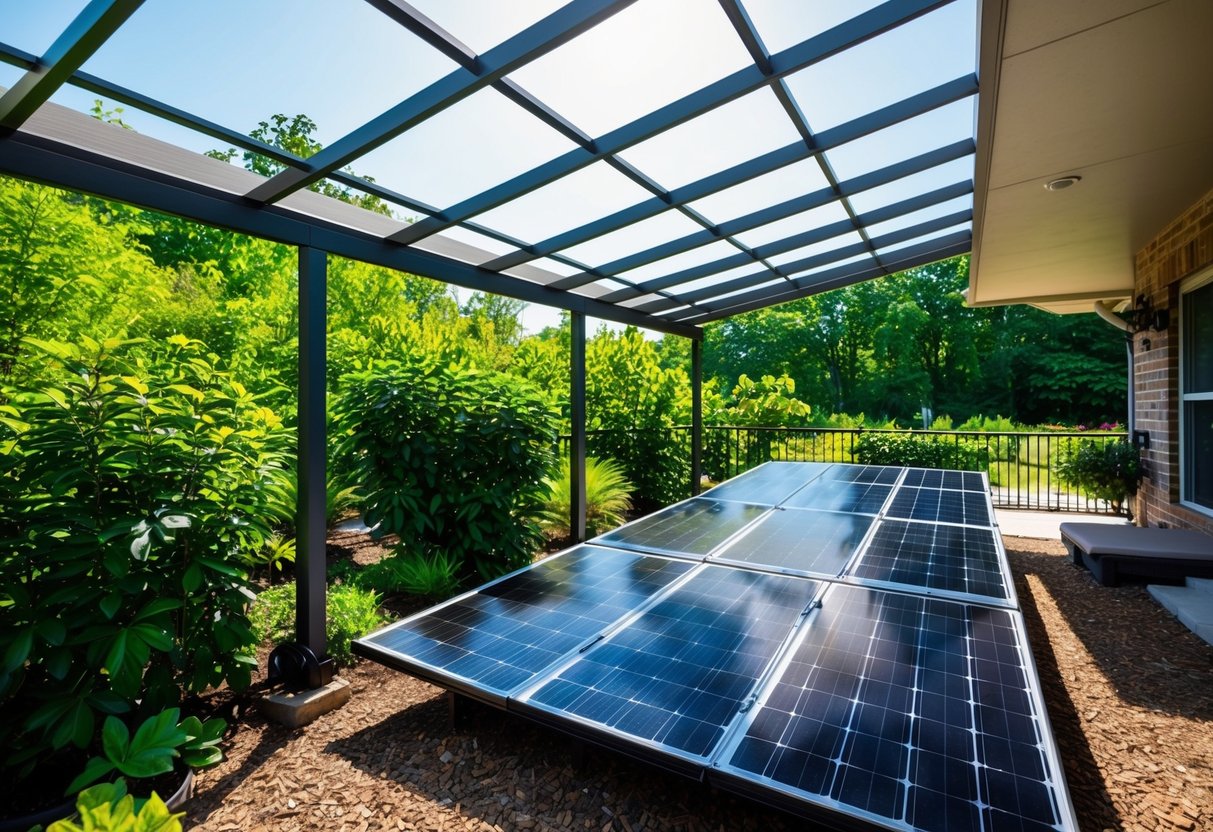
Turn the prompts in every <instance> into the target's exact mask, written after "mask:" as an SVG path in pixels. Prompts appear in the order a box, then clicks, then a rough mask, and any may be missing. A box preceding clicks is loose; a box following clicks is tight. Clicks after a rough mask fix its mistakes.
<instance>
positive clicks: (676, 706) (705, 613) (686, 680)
mask: <svg viewBox="0 0 1213 832" xmlns="http://www.w3.org/2000/svg"><path fill="white" fill-rule="evenodd" d="M819 587H820V584H818V583H816V582H813V581H805V580H801V579H797V578H790V577H785V576H780V575H766V574H760V573H756V572H748V571H744V570H738V569H731V568H727V567H717V566H707V567H704V568H703V571H701V572H699V573H697V574H696V575H694V576H693V577H692V578H690V580H688V581H687V582H686V583H684V584H682V585H681V586H679V587H677V588H676V589H674V590H673V591H672V592H671V593H670V594H669V595H667V596H666V597H665V598H663V599H662V600H660V601H658V602H657V603H656V604H655V605H654V606H652V607H651V608H650V609H649V610H647V611H646V612H644V613H643V614H642V615H640V616H639V617H638V618H637V619H635V620H634V621H631V622H629V623H628V624H627V626H625V627H623V628H621V629H619V630H617V631H616V632H615V633H613V634H612V635H610V636H608V637H607V638H606V639H605V640H603V641H601V642H599V643H598V644H596V645H595V646H594V647H593V648H591V649H590V650H588V651H587V652H586V653H585V654H584V655H583V656H580V657H578V658H577V659H576V660H575V661H573V662H572V663H571V664H570V665H568V666H567V667H565V668H564V669H562V670H560V671H559V672H558V673H557V675H556V676H555V678H554V679H552V680H551V681H549V682H547V683H545V684H543V685H542V686H541V687H539V688H538V689H537V690H535V691H534V692H533V693H530V694H529V695H524V696H523V697H521V699H522V701H523V702H525V703H527V704H529V705H532V706H537V707H540V708H543V709H546V710H548V711H554V712H559V713H565V714H570V715H572V716H574V717H576V718H578V719H580V720H581V721H583V722H585V723H589V724H591V725H594V726H597V727H599V728H600V729H604V730H607V731H610V732H615V733H619V734H624V735H626V736H627V737H629V738H634V739H639V740H641V741H644V742H646V743H651V744H652V745H655V746H657V747H660V748H663V749H664V750H666V751H668V752H672V753H674V754H676V755H679V756H683V757H685V756H691V757H701V758H706V757H707V756H708V755H709V754H710V753H711V752H712V751H713V749H714V748H715V746H716V744H717V743H718V742H719V741H720V739H721V737H722V736H723V734H724V731H725V728H726V727H727V726H728V725H729V723H730V722H731V721H732V719H733V718H734V716H735V715H736V714H737V713H738V711H739V709H740V708H741V705H742V703H743V702H744V700H745V699H746V698H747V697H748V696H749V695H750V693H751V692H752V691H753V689H754V687H755V685H756V684H757V682H758V679H759V678H760V677H761V676H762V675H763V673H764V672H765V669H766V668H767V666H768V665H769V663H770V662H771V660H772V659H773V658H774V657H775V655H776V652H777V651H778V649H779V647H780V646H781V645H782V643H783V642H784V641H785V640H786V638H787V637H788V635H789V634H790V633H791V630H792V628H793V626H794V624H795V623H796V622H797V621H798V620H799V617H800V615H801V613H802V612H803V610H804V609H805V608H806V607H807V605H808V604H809V603H810V601H811V600H812V598H813V596H814V595H815V594H816V592H817V590H818V588H819Z"/></svg>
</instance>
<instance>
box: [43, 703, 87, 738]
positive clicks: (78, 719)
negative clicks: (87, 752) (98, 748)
mask: <svg viewBox="0 0 1213 832" xmlns="http://www.w3.org/2000/svg"><path fill="white" fill-rule="evenodd" d="M94 725H96V722H95V720H94V718H93V711H92V709H91V708H89V706H88V705H87V704H86V703H85V702H84V701H76V702H74V703H72V705H71V707H69V708H68V709H67V711H66V713H64V715H63V717H62V718H61V719H60V720H59V723H58V725H57V726H56V727H55V731H54V733H53V734H52V736H51V744H52V745H53V746H54V747H55V748H62V747H63V746H65V745H67V744H68V743H69V742H70V743H71V744H72V745H74V746H76V747H77V748H85V747H87V746H88V744H89V742H91V741H92V739H93V726H94Z"/></svg>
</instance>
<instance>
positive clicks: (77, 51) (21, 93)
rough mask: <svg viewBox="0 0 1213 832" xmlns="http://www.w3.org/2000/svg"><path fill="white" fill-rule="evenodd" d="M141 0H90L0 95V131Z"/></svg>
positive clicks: (38, 101) (42, 99) (39, 101)
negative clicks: (30, 65) (43, 51)
mask: <svg viewBox="0 0 1213 832" xmlns="http://www.w3.org/2000/svg"><path fill="white" fill-rule="evenodd" d="M142 4H143V0H92V2H91V3H89V4H88V5H87V6H85V7H84V9H83V10H82V11H81V12H80V14H78V15H76V18H75V20H73V21H72V22H71V24H70V25H69V26H68V27H67V28H66V29H64V30H63V32H62V33H61V34H60V35H59V37H57V38H55V42H54V43H52V44H51V46H50V48H49V49H47V50H46V54H45V55H43V56H42V57H41V58H39V59H38V60H37V61H36V62H35V64H34V66H32V67H30V68H29V69H27V70H26V72H25V75H23V76H22V77H21V79H20V80H18V81H17V83H15V84H13V86H12V88H11V89H9V90H8V91H7V92H6V93H4V95H3V96H0V134H2V133H3V132H5V131H13V130H16V129H17V128H18V127H20V126H21V125H22V124H24V123H25V120H26V119H28V118H29V117H30V116H31V115H33V114H34V111H35V110H37V109H38V108H39V107H41V106H42V105H43V104H45V103H46V102H47V101H49V100H50V97H51V96H52V95H54V94H55V91H56V90H57V89H59V87H61V86H63V84H64V82H65V81H67V79H68V78H70V77H71V75H72V73H73V72H75V71H76V70H77V69H79V68H80V66H81V65H82V64H83V63H84V62H85V61H87V60H88V59H89V58H90V57H92V55H93V53H94V52H96V51H97V50H98V49H100V48H101V45H102V44H103V43H105V42H106V41H107V40H108V39H109V37H110V35H112V34H113V33H114V32H116V31H117V30H118V27H119V26H121V25H122V24H123V23H125V22H126V19H127V18H128V17H130V16H131V15H132V14H134V13H135V10H136V9H138V8H139V7H140V6H141V5H142Z"/></svg>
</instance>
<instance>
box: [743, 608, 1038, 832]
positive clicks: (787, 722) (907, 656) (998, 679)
mask: <svg viewBox="0 0 1213 832" xmlns="http://www.w3.org/2000/svg"><path fill="white" fill-rule="evenodd" d="M804 632H805V636H804V638H803V640H802V641H801V642H800V643H799V644H798V645H796V646H795V647H794V652H793V653H792V654H791V656H790V658H789V660H788V662H787V664H786V666H785V667H784V668H783V669H782V672H781V673H780V674H779V675H778V676H777V678H775V679H774V680H773V682H772V683H771V684H770V685H769V687H768V692H767V693H766V694H764V699H763V700H761V701H760V703H759V705H758V707H757V709H756V711H755V713H754V714H753V716H752V717H751V721H750V722H749V724H748V725H747V726H746V727H745V731H744V733H743V734H741V736H740V739H739V740H738V741H737V742H736V744H735V746H734V747H733V748H732V749H730V750H727V751H726V754H725V757H724V758H723V759H722V763H723V766H724V768H725V769H727V770H729V771H731V772H733V773H734V774H739V775H740V776H742V777H756V778H759V779H760V780H765V781H771V782H773V783H775V784H779V785H781V786H782V787H785V788H790V789H792V790H794V791H796V792H800V793H803V794H805V795H811V796H813V797H814V798H816V799H818V800H819V801H821V802H824V803H825V804H826V805H832V804H833V803H834V802H837V803H839V804H843V805H844V806H846V807H851V808H853V809H858V810H860V811H862V812H865V813H869V814H871V815H873V816H876V817H877V818H883V819H887V821H890V822H894V823H906V824H909V825H910V826H912V827H913V828H915V829H922V830H929V832H953V831H954V830H976V829H986V830H997V829H1037V828H1040V829H1045V828H1054V824H1060V814H1059V812H1058V810H1057V805H1056V802H1055V798H1054V795H1053V784H1052V781H1051V777H1050V770H1049V764H1048V761H1047V759H1046V757H1045V754H1044V751H1043V744H1042V742H1041V736H1042V732H1041V727H1040V724H1039V722H1038V719H1037V717H1036V715H1035V711H1034V706H1033V702H1032V699H1031V697H1030V695H1029V694H1028V692H1027V691H1028V681H1027V674H1026V672H1025V669H1024V664H1023V658H1022V656H1021V654H1020V652H1019V648H1018V647H1017V646H1016V644H1017V631H1016V629H1015V625H1014V620H1013V618H1012V613H1010V612H1009V611H1005V610H993V609H988V608H984V607H976V606H967V605H962V604H957V603H954V602H950V601H943V600H934V599H925V598H915V597H912V596H908V595H900V594H896V593H887V592H877V591H874V590H867V589H860V588H856V587H843V586H835V587H834V588H832V589H831V590H830V591H829V592H828V593H827V595H826V596H825V599H824V603H823V607H822V609H821V611H820V612H819V613H818V614H817V616H816V617H815V618H814V619H813V620H811V621H810V622H809V623H808V624H807V625H806V629H805V631H804ZM1006 701H1010V702H1011V703H1012V707H1011V709H1010V710H1009V712H1007V713H1008V715H1007V716H1005V717H1004V716H1003V715H1002V714H1003V713H1004V711H1003V709H1002V703H1003V702H1006Z"/></svg>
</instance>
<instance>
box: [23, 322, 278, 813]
mask: <svg viewBox="0 0 1213 832" xmlns="http://www.w3.org/2000/svg"><path fill="white" fill-rule="evenodd" d="M29 343H30V346H32V347H34V348H36V349H38V350H40V351H41V352H42V353H44V354H45V355H46V356H47V357H48V359H49V360H51V361H52V362H54V363H55V364H57V365H58V367H59V368H60V369H59V371H58V374H57V375H55V376H54V377H53V381H51V382H48V383H47V384H45V385H44V386H42V387H40V388H38V389H32V390H31V389H25V390H19V391H16V394H15V396H14V399H13V405H12V406H11V408H10V410H9V411H6V413H7V414H8V415H7V416H6V417H5V419H4V420H3V422H2V423H0V431H4V432H7V434H8V439H7V440H4V439H2V438H0V458H2V459H3V462H2V463H0V471H2V472H3V473H0V540H3V541H4V545H5V557H4V559H3V561H2V562H0V587H2V589H0V656H3V660H2V661H0V708H2V709H3V712H4V714H5V719H4V720H3V721H2V722H0V746H2V747H4V748H5V749H6V751H7V754H6V756H5V758H4V759H3V760H2V761H0V767H2V768H3V769H4V770H5V771H4V773H5V775H6V776H5V778H4V779H3V782H4V784H5V787H3V788H13V789H17V788H19V786H18V785H16V784H17V783H18V782H19V780H20V777H21V776H23V775H24V774H27V773H28V772H30V771H31V770H33V769H34V768H35V767H37V766H45V765H46V762H47V760H48V759H49V758H50V757H51V756H53V755H54V754H55V753H56V752H60V751H62V750H65V749H67V748H68V747H69V746H75V747H77V748H87V747H89V746H90V744H92V743H93V741H94V737H95V736H96V730H97V729H98V728H99V727H100V717H102V716H104V715H105V714H121V713H127V712H132V711H135V712H138V713H142V714H144V715H147V714H155V713H157V712H159V711H160V710H162V709H163V708H165V707H168V706H170V705H172V704H174V703H175V702H177V701H178V700H179V699H180V697H181V695H182V692H183V691H189V692H200V691H202V690H205V689H206V688H208V687H211V686H214V685H217V684H219V683H220V682H227V683H228V684H229V685H230V686H231V687H233V688H241V687H244V686H245V685H247V684H248V682H249V677H250V671H251V667H252V666H253V665H254V663H255V660H254V659H253V658H252V657H250V656H249V655H247V651H246V650H243V649H242V648H244V647H246V646H248V645H250V644H252V642H253V634H252V632H251V630H250V629H249V626H248V619H247V617H246V615H245V606H246V604H247V599H248V595H247V593H248V588H247V583H246V580H245V575H244V572H243V571H242V569H241V564H240V560H239V554H240V553H241V552H247V551H250V550H256V549H258V548H260V546H261V545H262V544H263V543H264V541H265V540H266V538H267V537H268V536H269V534H270V530H269V529H268V528H267V527H266V525H265V522H264V520H263V519H262V518H263V516H264V513H263V507H264V505H265V500H266V495H265V492H264V491H263V490H261V489H260V488H259V487H258V486H259V484H260V483H261V480H262V478H263V477H264V476H265V475H266V474H267V473H268V472H270V471H273V470H276V469H278V468H280V466H281V463H282V459H283V449H284V447H286V445H287V437H286V435H285V431H284V430H283V429H282V426H281V423H280V422H279V420H278V419H277V417H276V416H275V415H274V414H273V413H272V412H271V411H269V410H267V409H265V408H264V407H261V406H260V405H259V403H258V402H257V400H256V399H255V398H254V397H253V396H251V395H250V394H249V393H248V392H247V391H246V390H245V389H244V388H243V387H242V386H241V385H240V384H239V383H238V382H236V381H234V380H233V379H232V378H231V377H230V376H229V375H228V374H227V373H226V372H224V371H223V370H221V369H220V368H219V367H217V366H216V363H215V359H214V357H213V356H209V355H207V354H206V353H205V351H204V349H203V347H202V345H201V344H199V343H197V342H194V341H189V340H188V339H185V338H182V337H174V338H172V339H169V343H168V344H150V345H140V346H141V350H140V353H139V354H137V355H136V354H135V353H134V350H133V349H130V350H128V348H129V347H131V344H130V343H129V342H120V341H107V342H105V343H97V342H96V341H93V340H92V339H88V338H84V339H82V343H81V345H80V346H69V345H64V344H52V343H40V342H32V341H31V342H29ZM14 412H15V415H14ZM0 797H2V796H0Z"/></svg>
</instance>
